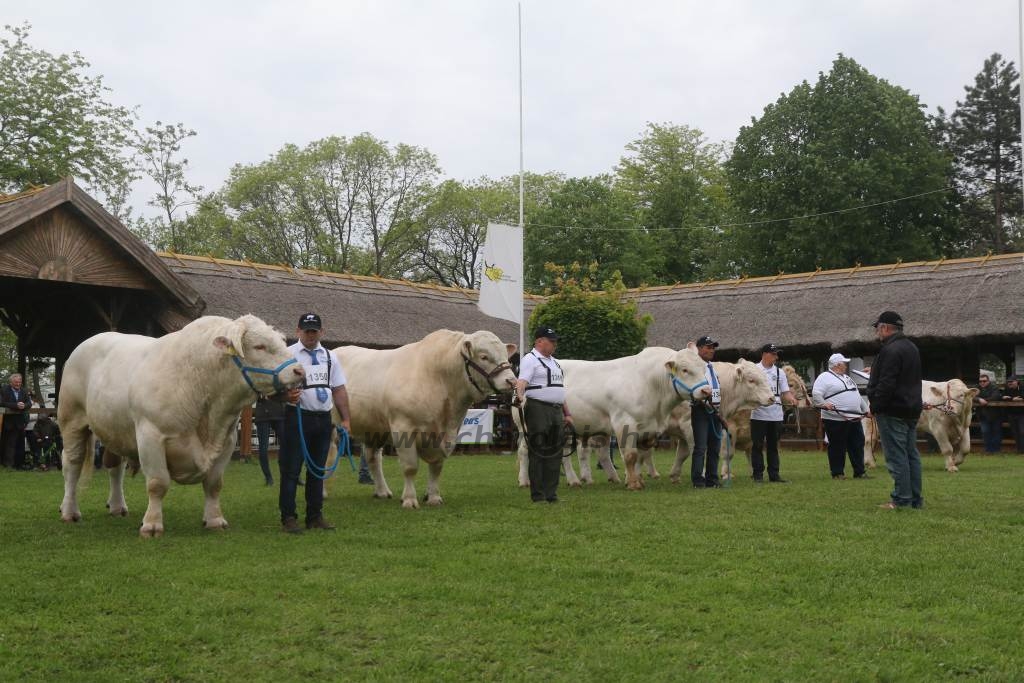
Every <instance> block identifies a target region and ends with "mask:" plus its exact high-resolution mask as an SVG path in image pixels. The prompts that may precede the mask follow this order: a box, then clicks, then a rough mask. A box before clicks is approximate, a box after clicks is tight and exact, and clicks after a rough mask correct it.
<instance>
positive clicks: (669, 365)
mask: <svg viewBox="0 0 1024 683" xmlns="http://www.w3.org/2000/svg"><path fill="white" fill-rule="evenodd" d="M665 367H666V368H667V369H668V371H669V372H671V373H673V374H674V373H675V371H676V362H675V361H674V360H670V361H666V363H665Z"/></svg>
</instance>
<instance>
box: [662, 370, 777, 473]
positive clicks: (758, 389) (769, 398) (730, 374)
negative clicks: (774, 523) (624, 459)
mask: <svg viewBox="0 0 1024 683" xmlns="http://www.w3.org/2000/svg"><path fill="white" fill-rule="evenodd" d="M713 365H714V368H715V374H716V375H718V382H719V385H720V386H721V387H722V405H721V407H720V408H719V414H720V415H721V416H722V418H723V419H724V420H726V421H727V422H728V421H729V420H733V419H734V418H735V417H736V416H738V415H741V414H746V415H747V422H748V424H747V435H748V436H747V441H748V442H749V440H750V439H749V434H750V427H749V418H750V410H751V409H752V408H757V407H759V406H768V405H771V404H772V403H773V402H774V401H775V395H774V394H773V393H772V390H771V388H770V387H769V386H768V380H767V379H766V378H765V376H764V372H763V371H762V370H761V369H760V368H759V367H757V364H755V363H751V362H750V361H749V360H745V359H743V358H741V359H740V360H738V361H737V362H736V363H735V364H733V363H721V362H716V363H714V364H713ZM786 367H788V366H786ZM787 374H788V373H787ZM790 386H791V387H792V384H791V385H790ZM737 427H738V425H735V424H732V425H730V429H729V431H730V433H732V434H733V438H735V433H736V431H737ZM665 433H666V434H667V435H668V436H670V437H672V438H673V439H676V440H677V443H676V458H675V461H674V462H673V463H672V471H671V472H670V473H669V479H670V480H671V481H672V482H673V483H679V479H680V476H681V473H682V469H683V463H684V462H686V459H687V458H688V457H690V453H692V452H693V428H692V427H691V426H690V403H689V402H685V403H681V404H679V406H677V407H676V408H675V410H673V411H672V417H671V418H670V419H669V423H668V428H667V429H666V430H665ZM724 436H725V435H723V439H722V441H723V443H722V452H723V467H722V470H723V474H722V476H723V478H724V477H725V473H726V472H728V471H729V470H728V465H727V462H728V461H727V460H726V459H727V458H731V457H732V450H733V449H732V448H730V443H728V441H729V440H727V439H725V438H724ZM648 467H649V471H650V473H651V476H653V477H657V476H659V475H658V471H657V470H656V469H654V459H653V458H651V459H650V460H649V465H648Z"/></svg>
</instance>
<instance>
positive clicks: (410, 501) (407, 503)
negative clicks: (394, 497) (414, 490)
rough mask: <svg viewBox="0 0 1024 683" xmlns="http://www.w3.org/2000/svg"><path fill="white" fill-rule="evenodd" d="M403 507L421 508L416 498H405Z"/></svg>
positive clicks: (410, 508)
mask: <svg viewBox="0 0 1024 683" xmlns="http://www.w3.org/2000/svg"><path fill="white" fill-rule="evenodd" d="M402 507H403V508H405V509H406V510H419V509H420V504H419V501H417V500H416V499H415V498H403V499H402Z"/></svg>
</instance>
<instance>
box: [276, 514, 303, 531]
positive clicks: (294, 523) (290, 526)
mask: <svg viewBox="0 0 1024 683" xmlns="http://www.w3.org/2000/svg"><path fill="white" fill-rule="evenodd" d="M281 531H283V532H285V533H286V534H301V533H302V527H301V526H299V520H297V519H296V518H294V517H288V518H287V519H285V520H284V522H282V523H281Z"/></svg>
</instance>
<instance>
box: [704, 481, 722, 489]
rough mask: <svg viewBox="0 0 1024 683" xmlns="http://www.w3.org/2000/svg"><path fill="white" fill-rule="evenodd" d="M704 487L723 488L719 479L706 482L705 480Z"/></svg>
mask: <svg viewBox="0 0 1024 683" xmlns="http://www.w3.org/2000/svg"><path fill="white" fill-rule="evenodd" d="M704 488H706V489H720V488H722V485H721V484H719V483H718V482H717V481H706V482H704Z"/></svg>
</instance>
